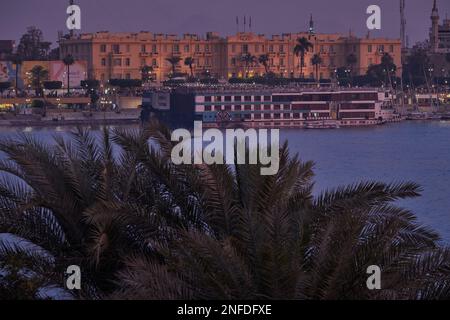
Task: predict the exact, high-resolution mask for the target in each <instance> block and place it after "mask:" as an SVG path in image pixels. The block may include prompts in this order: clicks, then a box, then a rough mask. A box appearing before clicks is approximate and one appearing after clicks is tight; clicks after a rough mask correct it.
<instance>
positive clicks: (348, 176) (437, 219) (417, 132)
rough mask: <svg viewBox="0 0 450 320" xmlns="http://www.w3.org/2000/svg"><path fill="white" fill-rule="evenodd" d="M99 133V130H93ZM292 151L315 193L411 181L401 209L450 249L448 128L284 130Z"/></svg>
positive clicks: (6, 132)
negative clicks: (306, 164)
mask: <svg viewBox="0 0 450 320" xmlns="http://www.w3.org/2000/svg"><path fill="white" fill-rule="evenodd" d="M93 129H94V130H99V128H93ZM68 130H71V128H62V127H61V128H16V129H12V128H0V139H4V138H6V137H8V136H11V135H14V134H15V133H17V132H24V131H26V132H29V133H31V134H33V135H36V136H38V137H40V138H42V139H50V138H51V136H52V135H53V134H55V133H56V134H67V131H68ZM281 138H282V139H283V140H285V139H287V140H288V141H289V146H290V149H291V151H295V152H298V153H299V155H300V157H301V158H302V159H304V160H314V161H315V163H316V167H315V172H316V190H315V192H316V193H318V192H320V190H324V189H326V188H333V187H336V186H339V185H344V184H350V183H354V182H359V181H361V180H368V179H374V180H380V181H385V182H394V181H414V182H417V183H419V184H420V185H421V186H422V187H423V188H424V191H423V196H422V197H421V198H417V199H413V200H409V201H405V202H403V203H402V205H404V206H406V207H408V208H409V209H411V210H413V211H414V212H415V213H416V214H417V216H418V217H419V219H420V221H421V222H422V223H424V224H427V225H429V226H431V227H433V228H434V229H436V230H438V231H439V232H440V234H441V235H442V238H443V239H444V241H446V242H447V243H450V122H403V123H398V124H391V125H386V126H377V127H367V128H346V129H337V130H294V129H292V130H283V131H282V132H281Z"/></svg>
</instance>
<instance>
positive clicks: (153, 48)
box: [152, 44, 158, 53]
mask: <svg viewBox="0 0 450 320" xmlns="http://www.w3.org/2000/svg"><path fill="white" fill-rule="evenodd" d="M152 52H153V53H157V52H158V50H157V48H156V44H153V45H152Z"/></svg>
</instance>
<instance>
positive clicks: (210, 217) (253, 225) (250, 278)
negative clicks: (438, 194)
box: [113, 134, 450, 300]
mask: <svg viewBox="0 0 450 320" xmlns="http://www.w3.org/2000/svg"><path fill="white" fill-rule="evenodd" d="M156 138H157V141H158V142H159V143H161V146H162V149H164V150H167V151H166V152H170V149H167V148H166V146H168V145H170V135H162V134H158V135H157V136H156ZM166 156H167V157H168V156H169V154H167V155H166ZM312 167H313V163H311V162H301V161H300V160H299V159H298V158H297V157H296V156H295V157H293V158H291V157H290V156H289V153H288V149H287V146H286V145H285V146H284V147H283V148H282V149H281V151H280V170H279V172H278V173H277V174H276V175H275V176H261V175H260V174H259V167H258V166H251V165H238V166H233V167H228V166H224V165H212V166H199V167H198V168H197V169H198V170H199V171H200V174H199V179H200V181H201V183H200V185H202V186H204V188H205V189H204V191H203V193H202V194H203V199H202V201H201V203H202V211H204V213H203V214H201V216H202V217H204V220H203V221H204V223H205V226H206V228H203V229H201V230H198V229H195V228H190V229H188V230H183V231H182V232H181V233H180V238H179V239H177V240H176V241H175V242H173V243H171V244H170V246H163V247H162V249H161V252H163V257H164V259H162V260H159V261H154V260H153V261H150V260H148V259H142V258H140V257H132V258H130V259H128V261H127V265H128V268H125V269H124V270H123V271H122V272H120V274H119V279H120V282H119V283H120V287H121V288H122V290H121V291H120V292H117V293H115V295H114V296H113V297H115V298H128V299H237V300H241V299H280V300H283V299H408V298H409V299H419V298H424V297H427V298H430V297H433V298H437V297H439V298H445V297H448V296H449V294H448V292H449V291H448V290H449V289H450V281H449V280H450V279H449V273H448V268H449V267H450V251H449V250H447V249H441V248H439V246H438V239H439V237H438V236H437V235H436V234H435V233H434V232H433V231H431V230H429V229H427V228H424V227H422V226H420V225H419V224H418V223H417V221H416V218H415V217H414V216H413V215H412V214H411V213H410V212H409V211H407V210H405V209H402V208H399V207H396V206H395V205H394V204H393V203H394V202H395V201H396V200H397V199H405V198H410V197H416V196H418V195H419V191H420V188H419V187H418V186H417V185H416V184H414V183H404V184H384V183H376V182H367V183H360V184H355V185H351V186H348V187H342V188H338V189H335V190H330V191H327V192H324V193H322V194H321V195H320V196H318V197H316V198H314V197H313V196H312V193H311V190H312V186H313V181H312V177H313V171H312ZM162 261H164V262H162ZM371 265H377V266H379V267H380V268H381V269H382V270H383V274H384V275H385V277H384V278H383V279H384V280H383V288H382V290H375V291H371V290H367V287H366V280H367V268H368V266H371ZM444 274H445V280H443V281H442V282H441V281H439V280H438V279H439V277H442V276H443V275H444ZM438 281H439V282H438ZM437 283H439V284H437Z"/></svg>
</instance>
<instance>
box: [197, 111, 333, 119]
mask: <svg viewBox="0 0 450 320" xmlns="http://www.w3.org/2000/svg"><path fill="white" fill-rule="evenodd" d="M229 116H230V118H233V119H246V120H263V119H264V120H272V119H276V120H279V119H285V120H291V119H303V120H307V119H329V118H330V114H329V113H327V112H321V113H317V112H312V113H284V114H283V113H273V114H271V113H264V114H261V113H256V114H250V113H248V114H232V115H229ZM203 119H205V120H208V119H215V117H214V116H211V115H208V114H205V115H203Z"/></svg>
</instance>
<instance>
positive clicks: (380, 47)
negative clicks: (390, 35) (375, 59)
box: [378, 44, 384, 52]
mask: <svg viewBox="0 0 450 320" xmlns="http://www.w3.org/2000/svg"><path fill="white" fill-rule="evenodd" d="M378 51H379V52H384V45H383V44H381V45H380V46H379V47H378Z"/></svg>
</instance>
